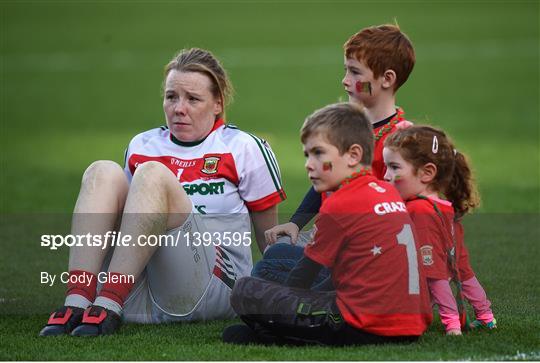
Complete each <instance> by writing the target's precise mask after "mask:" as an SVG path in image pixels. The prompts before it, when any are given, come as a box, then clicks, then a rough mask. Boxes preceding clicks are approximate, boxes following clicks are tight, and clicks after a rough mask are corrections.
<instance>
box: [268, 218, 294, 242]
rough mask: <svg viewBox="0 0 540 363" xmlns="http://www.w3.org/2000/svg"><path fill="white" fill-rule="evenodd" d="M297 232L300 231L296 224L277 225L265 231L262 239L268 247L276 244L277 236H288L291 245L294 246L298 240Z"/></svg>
mask: <svg viewBox="0 0 540 363" xmlns="http://www.w3.org/2000/svg"><path fill="white" fill-rule="evenodd" d="M299 231H300V230H299V228H298V226H297V225H296V224H294V223H292V222H289V223H285V224H279V225H277V226H275V227H272V228H270V229H269V230H267V231H265V232H264V238H265V239H266V243H268V244H269V245H273V244H274V243H276V241H277V239H278V237H279V236H283V235H288V236H289V237H291V243H292V244H293V245H294V244H296V240H297V239H298V232H299Z"/></svg>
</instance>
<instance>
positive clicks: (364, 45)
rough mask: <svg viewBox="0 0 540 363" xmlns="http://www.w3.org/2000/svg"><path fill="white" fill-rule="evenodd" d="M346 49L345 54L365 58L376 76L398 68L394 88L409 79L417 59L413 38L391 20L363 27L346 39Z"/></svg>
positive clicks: (344, 47)
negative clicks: (390, 21)
mask: <svg viewBox="0 0 540 363" xmlns="http://www.w3.org/2000/svg"><path fill="white" fill-rule="evenodd" d="M343 50H344V51H345V57H347V58H354V59H356V60H358V61H362V62H364V63H365V64H366V65H367V66H368V67H369V68H370V69H371V70H372V71H373V76H374V77H375V78H378V77H380V76H382V75H383V74H384V72H385V71H386V70H388V69H392V70H393V71H394V72H396V83H395V85H394V92H396V91H397V90H398V88H399V87H401V86H402V85H403V84H404V83H405V82H406V81H407V79H408V78H409V75H410V74H411V72H412V70H413V68H414V63H415V61H416V57H415V54H414V48H413V45H412V43H411V41H410V40H409V38H408V37H407V35H405V34H404V33H403V32H402V31H401V30H400V29H399V26H397V25H392V24H385V25H379V26H372V27H369V28H365V29H362V30H361V31H359V32H358V33H356V34H354V35H353V36H351V37H350V38H349V39H348V40H347V42H345V44H344V45H343Z"/></svg>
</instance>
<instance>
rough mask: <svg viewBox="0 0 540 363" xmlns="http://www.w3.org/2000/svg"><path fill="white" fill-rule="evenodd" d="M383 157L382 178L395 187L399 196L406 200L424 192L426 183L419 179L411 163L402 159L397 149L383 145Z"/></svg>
mask: <svg viewBox="0 0 540 363" xmlns="http://www.w3.org/2000/svg"><path fill="white" fill-rule="evenodd" d="M383 159H384V164H385V165H386V173H385V174H384V180H386V181H387V182H390V183H392V184H393V185H394V186H395V187H396V189H397V190H398V192H399V194H400V195H401V198H403V199H404V200H407V199H409V198H411V197H414V196H415V195H417V194H422V193H424V192H425V190H426V185H425V184H423V183H422V182H421V181H420V175H419V174H418V173H416V172H415V170H414V166H413V165H412V164H411V163H409V162H407V161H406V160H404V159H403V157H402V156H401V154H400V153H399V152H398V151H394V150H392V149H390V148H387V147H385V148H384V149H383Z"/></svg>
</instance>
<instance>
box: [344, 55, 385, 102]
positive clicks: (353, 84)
mask: <svg viewBox="0 0 540 363" xmlns="http://www.w3.org/2000/svg"><path fill="white" fill-rule="evenodd" d="M380 78H382V77H380ZM358 82H361V83H360V84H359V83H358ZM342 83H343V86H344V87H345V92H347V94H348V95H349V102H354V103H362V104H364V103H366V101H369V99H370V98H371V97H373V95H374V93H375V91H376V87H378V85H379V84H380V83H381V79H375V78H374V77H373V71H372V70H371V69H370V68H369V67H368V66H367V65H366V64H365V63H364V62H362V61H358V60H356V59H354V58H345V76H344V77H343V80H342ZM367 83H369V85H370V87H369V89H370V90H369V91H368V87H367V86H365V85H366V84H367Z"/></svg>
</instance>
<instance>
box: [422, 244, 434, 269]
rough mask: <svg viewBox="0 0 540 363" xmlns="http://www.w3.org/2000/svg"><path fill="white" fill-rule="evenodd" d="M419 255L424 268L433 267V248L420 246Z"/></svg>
mask: <svg viewBox="0 0 540 363" xmlns="http://www.w3.org/2000/svg"><path fill="white" fill-rule="evenodd" d="M420 254H421V255H422V263H423V264H424V266H431V265H433V246H429V245H426V246H422V247H420Z"/></svg>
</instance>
